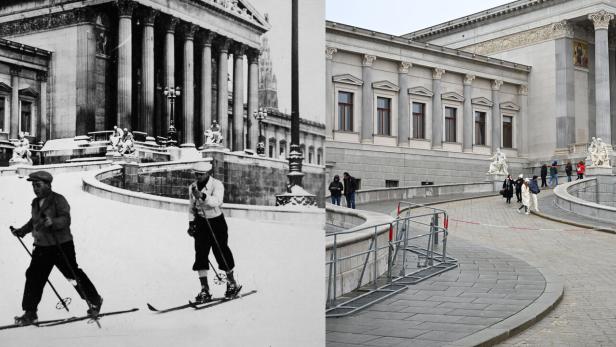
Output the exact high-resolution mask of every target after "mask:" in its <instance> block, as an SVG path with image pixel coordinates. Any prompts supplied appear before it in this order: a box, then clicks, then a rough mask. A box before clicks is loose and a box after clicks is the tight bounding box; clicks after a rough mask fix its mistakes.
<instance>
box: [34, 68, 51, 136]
mask: <svg viewBox="0 0 616 347" xmlns="http://www.w3.org/2000/svg"><path fill="white" fill-rule="evenodd" d="M36 80H37V81H39V83H40V88H41V94H40V98H41V99H40V104H39V108H40V111H39V120H38V127H37V128H38V136H39V139H40V141H42V142H45V141H47V139H49V135H47V133H48V132H49V123H48V122H47V72H38V73H37V74H36Z"/></svg>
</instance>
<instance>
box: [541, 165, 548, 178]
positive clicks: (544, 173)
mask: <svg viewBox="0 0 616 347" xmlns="http://www.w3.org/2000/svg"><path fill="white" fill-rule="evenodd" d="M547 175H548V166H547V165H545V164H543V166H542V167H541V177H546V176H547Z"/></svg>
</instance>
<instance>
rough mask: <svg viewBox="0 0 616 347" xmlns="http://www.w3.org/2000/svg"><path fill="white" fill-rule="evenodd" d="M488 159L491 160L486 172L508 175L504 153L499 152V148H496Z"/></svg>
mask: <svg viewBox="0 0 616 347" xmlns="http://www.w3.org/2000/svg"><path fill="white" fill-rule="evenodd" d="M490 160H492V162H491V163H490V169H489V170H488V174H490V175H492V174H495V175H509V171H508V170H507V168H508V166H507V157H506V156H505V153H503V152H501V150H500V148H497V149H496V153H495V154H494V156H492V158H490Z"/></svg>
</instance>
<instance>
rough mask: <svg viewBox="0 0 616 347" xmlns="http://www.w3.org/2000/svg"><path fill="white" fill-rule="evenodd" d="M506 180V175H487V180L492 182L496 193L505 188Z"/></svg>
mask: <svg viewBox="0 0 616 347" xmlns="http://www.w3.org/2000/svg"><path fill="white" fill-rule="evenodd" d="M505 178H507V175H504V174H486V180H487V181H490V182H492V184H493V187H494V191H495V192H498V191H500V190H501V189H502V188H503V182H504V181H505Z"/></svg>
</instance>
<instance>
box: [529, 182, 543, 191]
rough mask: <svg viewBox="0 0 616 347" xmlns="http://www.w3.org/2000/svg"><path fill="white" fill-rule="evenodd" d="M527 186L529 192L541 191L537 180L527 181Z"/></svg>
mask: <svg viewBox="0 0 616 347" xmlns="http://www.w3.org/2000/svg"><path fill="white" fill-rule="evenodd" d="M528 188H529V189H530V192H531V194H538V193H539V192H540V191H541V190H540V189H539V185H538V184H537V180H530V181H528Z"/></svg>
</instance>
